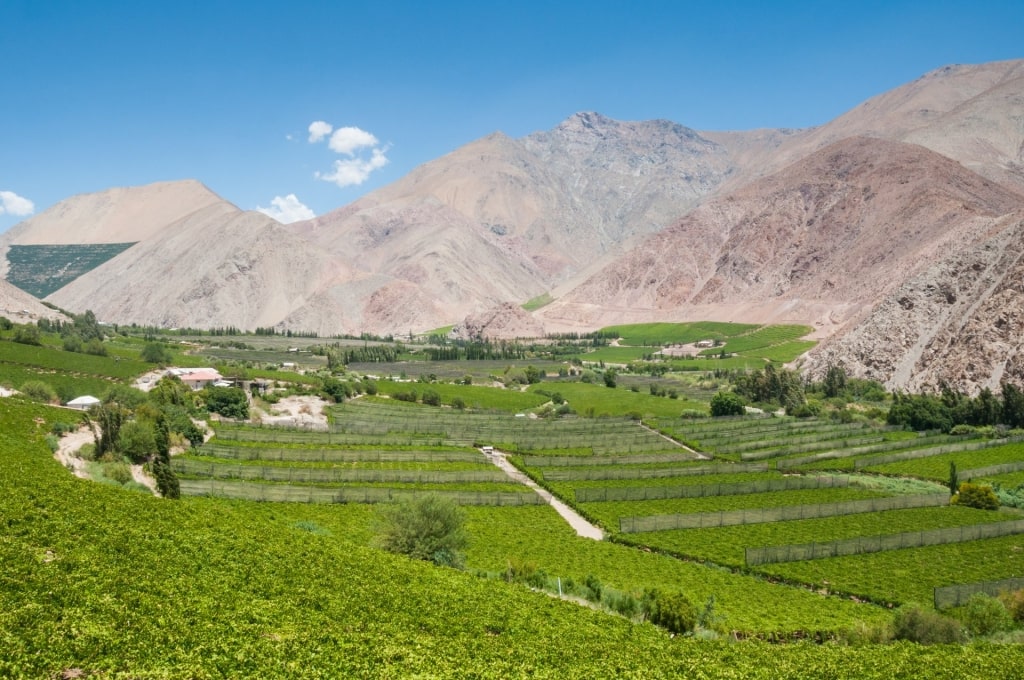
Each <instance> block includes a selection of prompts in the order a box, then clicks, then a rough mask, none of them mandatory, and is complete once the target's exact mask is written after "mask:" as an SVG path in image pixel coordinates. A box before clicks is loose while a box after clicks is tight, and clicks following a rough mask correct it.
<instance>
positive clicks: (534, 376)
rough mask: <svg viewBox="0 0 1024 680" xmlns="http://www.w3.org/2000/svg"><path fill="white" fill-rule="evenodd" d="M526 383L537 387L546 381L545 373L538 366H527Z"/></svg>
mask: <svg viewBox="0 0 1024 680" xmlns="http://www.w3.org/2000/svg"><path fill="white" fill-rule="evenodd" d="M525 373H526V382H527V383H529V384H530V385H536V384H537V383H539V382H540V381H541V380H543V379H544V371H542V370H540V369H539V368H537V367H536V366H532V365H531V366H527V367H526V370H525Z"/></svg>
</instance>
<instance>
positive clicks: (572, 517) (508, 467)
mask: <svg viewBox="0 0 1024 680" xmlns="http://www.w3.org/2000/svg"><path fill="white" fill-rule="evenodd" d="M485 455H486V454H485ZM487 457H488V458H489V459H490V461H491V462H492V463H494V464H495V465H497V466H498V467H499V468H501V470H502V471H503V472H504V473H505V474H506V475H508V476H509V478H510V479H512V480H513V481H515V482H518V483H519V484H524V485H526V486H528V487H530V488H531V489H533V490H534V492H536V493H537V495H538V496H540V497H541V498H543V499H544V501H545V502H546V503H548V504H549V505H550V506H551V507H553V508H554V509H555V512H557V513H558V514H559V515H561V516H562V518H563V519H564V520H565V521H566V522H568V523H569V526H571V527H572V528H573V530H574V531H575V532H576V533H577V534H578V535H580V536H582V537H584V538H592V539H594V540H595V541H600V540H603V539H604V532H603V531H601V529H600V527H596V526H594V525H593V524H591V523H590V522H588V521H587V520H585V519H583V518H582V517H580V515H579V514H577V512H576V511H575V510H573V509H572V508H570V507H569V506H568V505H566V504H565V503H563V502H562V501H560V500H558V499H557V498H555V497H554V496H553V495H552V494H551V492H550V491H548V490H547V489H544V488H541V487H540V486H539V485H538V484H537V483H536V482H534V481H533V480H532V479H530V478H529V477H527V476H526V475H525V474H523V473H522V472H521V471H520V470H519V469H518V468H517V467H516V466H515V465H513V464H512V463H510V462H508V460H507V459H506V458H505V454H504V453H503V452H501V451H495V452H494V453H492V454H490V455H488V456H487Z"/></svg>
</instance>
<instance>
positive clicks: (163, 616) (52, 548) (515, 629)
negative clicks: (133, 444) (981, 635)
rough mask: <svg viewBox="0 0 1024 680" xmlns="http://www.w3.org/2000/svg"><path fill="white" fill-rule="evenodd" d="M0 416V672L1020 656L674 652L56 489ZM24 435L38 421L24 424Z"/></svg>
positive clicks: (346, 556)
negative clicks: (0, 569) (0, 528)
mask: <svg viewBox="0 0 1024 680" xmlns="http://www.w3.org/2000/svg"><path fill="white" fill-rule="evenodd" d="M57 413H58V412H56V411H54V410H53V409H47V408H46V407H41V406H35V405H26V404H22V403H19V402H17V401H14V400H11V399H2V400H0V422H2V423H3V425H4V426H3V428H0V489H2V490H3V493H2V494H0V525H2V526H3V528H4V530H3V532H0V563H2V564H3V570H2V571H0V648H2V649H3V650H4V653H3V654H2V655H0V676H2V677H14V678H21V677H25V678H39V677H53V676H55V675H56V674H58V673H60V672H62V671H64V670H66V669H72V668H79V669H82V670H83V671H84V672H85V673H86V674H88V677H158V678H164V677H182V678H185V677H188V678H213V677H263V678H268V677H409V676H413V675H416V676H421V677H481V678H483V677H512V676H525V675H531V676H533V677H595V676H596V677H613V676H618V677H626V676H635V677H698V676H699V677H705V676H706V677H744V678H776V677H807V678H821V677H858V678H896V677H899V678H954V677H957V678H960V677H986V678H1012V677H1017V676H1018V672H1019V669H1020V668H1022V667H1024V650H1021V648H1019V647H997V648H996V647H954V648H919V647H915V646H912V645H895V646H887V647H880V648H871V647H869V648H863V649H849V648H844V647H837V646H831V645H826V646H814V645H789V646H783V647H773V646H769V645H764V644H759V643H744V644H740V645H736V644H734V645H729V644H725V643H699V642H695V641H673V640H670V639H668V638H667V637H666V636H665V635H663V634H662V633H660V632H659V631H657V630H656V629H654V628H653V627H651V626H648V625H635V624H631V623H628V622H626V621H624V620H622V619H617V618H614V617H609V616H607V615H604V614H601V613H598V612H593V611H590V610H587V609H585V608H581V607H578V606H575V605H573V604H569V603H565V602H560V601H557V600H555V599H552V598H549V597H547V596H545V595H539V594H534V593H530V592H528V591H526V590H524V589H522V588H518V587H512V586H506V585H504V584H501V583H494V582H486V581H480V580H478V579H476V578H474V577H472V576H469V575H467V574H462V573H458V572H453V571H449V570H444V569H435V568H431V567H429V566H427V565H424V564H418V563H411V562H408V561H406V560H403V559H399V558H395V557H391V556H388V555H386V554H383V553H379V552H376V551H373V550H370V549H368V548H365V547H361V546H360V545H357V544H355V543H352V542H350V541H348V540H346V539H345V538H344V537H343V536H339V535H336V534H333V533H328V532H311V531H307V530H304V529H303V528H302V527H301V526H299V525H297V521H298V519H299V518H300V517H302V516H303V514H304V513H308V512H310V509H309V508H307V507H305V506H300V507H296V508H291V507H289V506H271V505H266V506H259V505H257V506H254V505H252V504H246V503H233V502H225V501H216V500H207V499H188V500H183V501H180V502H169V501H162V500H160V499H156V498H152V497H148V496H144V495H141V494H131V493H126V492H123V491H119V490H117V489H113V488H108V487H105V486H101V485H97V484H92V483H89V482H85V481H81V480H77V479H74V478H72V477H71V476H70V475H68V474H67V473H66V472H65V471H63V470H61V469H60V467H59V466H57V464H56V463H54V461H53V460H52V458H51V457H50V456H49V453H48V450H47V449H46V445H45V443H44V442H43V434H44V433H45V431H46V429H47V424H46V421H47V420H50V419H53V418H55V417H58V416H57ZM37 420H38V422H37Z"/></svg>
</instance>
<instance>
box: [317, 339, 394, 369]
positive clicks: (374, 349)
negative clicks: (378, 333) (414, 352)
mask: <svg viewBox="0 0 1024 680" xmlns="http://www.w3.org/2000/svg"><path fill="white" fill-rule="evenodd" d="M319 349H321V350H322V351H323V353H324V355H326V356H327V368H329V369H330V370H332V371H340V370H343V369H344V368H345V366H347V365H348V364H351V363H364V364H369V363H393V362H395V361H398V356H399V354H400V353H401V349H400V347H398V346H396V345H365V346H363V347H342V346H341V345H338V344H334V345H331V346H329V347H324V348H319Z"/></svg>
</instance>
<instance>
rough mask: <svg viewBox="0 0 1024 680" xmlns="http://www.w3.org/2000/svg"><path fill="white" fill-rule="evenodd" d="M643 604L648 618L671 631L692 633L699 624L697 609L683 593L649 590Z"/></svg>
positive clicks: (645, 594)
mask: <svg viewBox="0 0 1024 680" xmlns="http://www.w3.org/2000/svg"><path fill="white" fill-rule="evenodd" d="M641 604H642V609H643V612H644V614H646V615H647V620H648V621H650V622H651V623H653V624H654V625H656V626H661V627H662V628H664V629H665V630H667V631H669V632H670V633H676V634H682V633H690V632H692V631H693V629H694V628H695V627H696V626H697V610H696V609H694V607H693V603H692V602H690V600H689V598H687V597H686V595H684V594H683V593H680V592H672V593H665V592H661V591H659V590H648V591H647V592H645V593H644V596H643V601H642V603H641Z"/></svg>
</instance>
